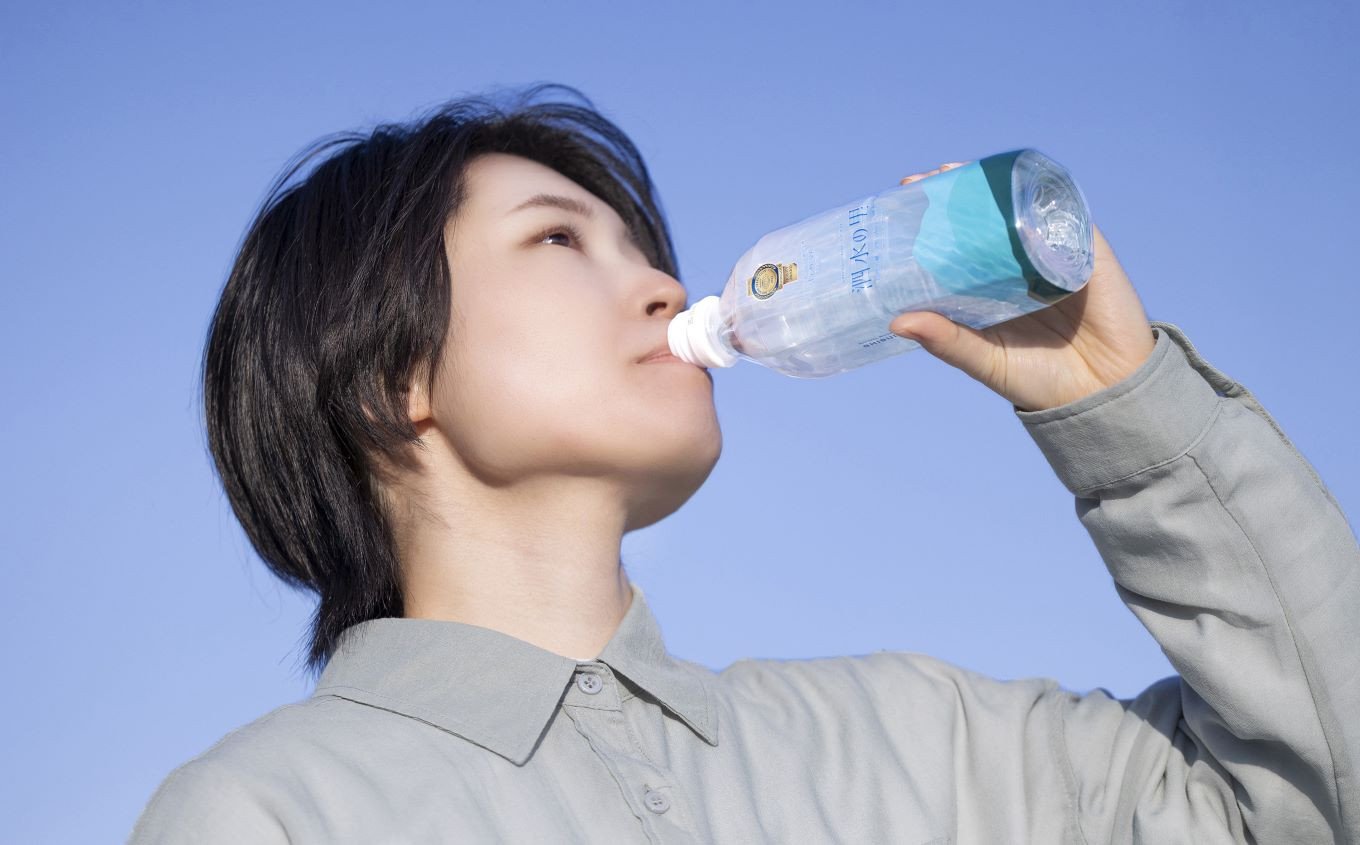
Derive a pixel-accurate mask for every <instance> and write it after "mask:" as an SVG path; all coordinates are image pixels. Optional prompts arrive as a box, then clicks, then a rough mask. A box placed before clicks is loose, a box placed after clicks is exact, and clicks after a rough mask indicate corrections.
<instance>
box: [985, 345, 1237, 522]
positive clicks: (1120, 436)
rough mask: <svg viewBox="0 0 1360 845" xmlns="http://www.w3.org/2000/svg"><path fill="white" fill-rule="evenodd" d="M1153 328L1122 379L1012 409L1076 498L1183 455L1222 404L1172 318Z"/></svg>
mask: <svg viewBox="0 0 1360 845" xmlns="http://www.w3.org/2000/svg"><path fill="white" fill-rule="evenodd" d="M1151 325H1152V333H1153V336H1154V337H1155V338H1156V343H1155V344H1154V346H1153V349H1152V353H1151V354H1150V355H1149V356H1148V358H1147V360H1146V361H1144V362H1143V364H1142V366H1140V367H1139V368H1138V369H1137V370H1135V371H1134V372H1132V373H1130V374H1129V376H1128V377H1127V378H1125V379H1124V380H1123V381H1120V382H1118V383H1116V384H1112V385H1110V386H1109V387H1107V388H1105V389H1104V390H1101V391H1098V392H1096V393H1092V394H1091V395H1089V396H1084V397H1082V398H1081V399H1078V400H1077V401H1075V402H1069V403H1068V404H1066V405H1059V406H1058V407H1056V408H1046V409H1044V410H1042V411H1022V410H1020V409H1019V408H1017V407H1016V406H1014V405H1012V406H1011V408H1012V410H1013V411H1014V412H1015V415H1016V416H1017V417H1018V418H1019V419H1020V422H1021V423H1022V424H1024V426H1025V430H1026V431H1028V432H1029V434H1030V436H1031V437H1033V438H1034V442H1035V443H1037V444H1038V445H1039V450H1040V451H1042V452H1043V453H1044V457H1045V458H1047V459H1048V463H1049V465H1050V466H1052V467H1053V471H1054V472H1055V473H1057V475H1058V479H1059V480H1060V481H1062V483H1063V486H1065V487H1066V488H1067V489H1068V490H1069V491H1071V492H1072V493H1073V494H1074V495H1076V496H1084V495H1086V494H1088V493H1090V492H1091V491H1093V490H1096V489H1099V488H1101V487H1104V486H1106V485H1108V484H1112V483H1114V482H1116V481H1119V480H1120V479H1123V478H1128V477H1129V476H1132V475H1137V474H1138V473H1140V472H1142V471H1144V470H1146V469H1149V468H1151V467H1154V466H1157V465H1159V464H1164V463H1166V462H1168V461H1170V460H1172V459H1174V458H1177V457H1180V456H1181V455H1183V454H1185V452H1186V451H1188V450H1189V449H1190V447H1191V446H1192V445H1193V444H1194V443H1195V441H1196V440H1198V439H1199V436H1200V435H1201V434H1202V433H1203V431H1204V428H1205V426H1206V425H1208V422H1209V419H1210V417H1211V416H1212V415H1213V413H1214V409H1215V407H1216V406H1217V405H1218V401H1219V394H1218V393H1217V392H1216V391H1215V389H1214V387H1213V386H1212V385H1211V384H1210V383H1209V382H1208V381H1206V380H1205V378H1204V377H1203V376H1202V375H1201V374H1200V372H1199V371H1198V370H1197V369H1196V368H1195V367H1193V366H1192V365H1191V363H1190V360H1189V359H1188V357H1187V356H1186V353H1185V351H1184V350H1183V349H1182V348H1181V346H1180V344H1179V343H1178V342H1177V341H1175V340H1174V339H1173V338H1174V337H1184V333H1183V332H1181V331H1180V329H1179V328H1178V327H1176V326H1175V325H1174V324H1170V323H1160V322H1158V321H1153V322H1152V323H1151ZM1162 326H1165V327H1166V328H1162ZM1168 329H1170V331H1168Z"/></svg>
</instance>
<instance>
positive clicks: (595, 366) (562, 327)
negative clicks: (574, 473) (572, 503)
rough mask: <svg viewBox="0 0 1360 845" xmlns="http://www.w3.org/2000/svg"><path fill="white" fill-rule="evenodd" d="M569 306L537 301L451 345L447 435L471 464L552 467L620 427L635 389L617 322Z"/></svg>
mask: <svg viewBox="0 0 1360 845" xmlns="http://www.w3.org/2000/svg"><path fill="white" fill-rule="evenodd" d="M577 304H578V306H579V303H577ZM561 305H562V304H561V303H553V302H551V301H547V300H543V299H539V300H538V302H537V303H536V304H535V305H533V306H530V307H525V308H522V309H518V310H516V311H514V312H513V313H507V314H496V315H488V316H486V317H485V318H483V319H480V320H477V321H476V322H473V323H470V324H468V325H465V326H464V327H463V328H462V332H461V336H460V337H459V338H456V339H455V338H450V344H451V345H452V346H454V347H456V348H455V350H454V351H453V355H452V357H451V364H450V367H449V370H448V373H449V378H448V381H447V384H446V385H445V387H444V389H445V396H444V397H443V398H442V399H441V400H440V402H441V404H442V406H443V413H444V417H443V420H442V421H441V428H443V429H448V431H446V433H447V434H448V436H450V438H451V440H453V441H454V445H455V448H456V449H458V451H459V454H460V455H462V456H463V457H464V458H465V459H468V460H470V461H472V462H475V463H478V464H481V465H482V466H483V468H484V469H487V470H492V469H493V468H499V471H502V472H506V473H510V474H513V473H514V472H516V471H518V470H523V469H525V468H529V467H538V468H545V467H547V466H551V465H553V464H554V463H559V462H569V461H570V460H572V459H573V458H580V457H583V453H585V452H588V451H591V449H592V447H591V443H592V441H595V440H597V439H599V438H600V437H601V435H602V432H605V431H607V430H608V429H611V428H615V427H616V426H617V424H618V422H619V421H618V420H617V419H616V417H617V416H618V410H619V408H618V405H619V404H620V402H621V399H622V398H623V397H624V396H625V394H626V393H627V391H626V386H625V385H623V384H621V383H620V382H621V373H622V372H623V367H624V362H621V361H619V360H617V358H618V352H617V351H614V347H615V346H617V343H616V342H615V341H613V340H612V339H611V337H609V336H607V335H605V334H603V333H604V332H606V331H608V328H607V326H608V325H609V324H608V323H604V322H603V321H602V320H600V319H599V318H598V317H597V318H594V319H591V318H589V317H588V316H583V315H576V316H575V317H573V316H569V312H564V308H562V307H557V306H561ZM582 325H595V326H599V327H600V328H599V329H598V330H596V331H593V332H583V331H581V330H580V326H582Z"/></svg>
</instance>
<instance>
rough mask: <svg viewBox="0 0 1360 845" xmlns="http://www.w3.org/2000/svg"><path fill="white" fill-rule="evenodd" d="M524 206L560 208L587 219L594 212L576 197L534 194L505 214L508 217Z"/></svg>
mask: <svg viewBox="0 0 1360 845" xmlns="http://www.w3.org/2000/svg"><path fill="white" fill-rule="evenodd" d="M526 208H560V209H562V210H563V211H570V212H572V213H573V214H579V215H581V216H582V217H584V218H586V219H587V220H589V219H592V218H593V217H594V216H595V213H594V212H593V211H591V208H590V206H588V205H586V204H585V203H583V202H581V201H580V200H578V199H572V198H571V197H564V196H561V195H559V194H535V195H534V196H532V197H529V198H528V199H527V200H525V201H524V202H522V203H520V204H519V205H517V206H515V207H514V208H512V209H510V210H509V211H507V212H506V213H505V216H506V217H509V216H510V215H511V214H514V213H515V212H517V211H523V210H524V209H526Z"/></svg>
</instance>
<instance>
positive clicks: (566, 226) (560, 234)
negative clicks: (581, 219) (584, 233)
mask: <svg viewBox="0 0 1360 845" xmlns="http://www.w3.org/2000/svg"><path fill="white" fill-rule="evenodd" d="M549 238H566V239H567V240H569V241H570V242H571V243H570V244H564V245H565V246H570V245H571V244H575V245H576V246H577V247H580V246H581V245H582V242H583V240H584V238H582V237H581V230H580V229H577V228H576V227H575V226H573V225H572V224H570V223H558V224H555V225H553V226H550V227H548V228H547V229H544V230H543V231H542V232H539V233H538V235H536V236H535V237H534V243H543V242H544V241H546V240H548V239H549Z"/></svg>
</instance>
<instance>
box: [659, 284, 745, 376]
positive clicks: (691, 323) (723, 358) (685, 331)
mask: <svg viewBox="0 0 1360 845" xmlns="http://www.w3.org/2000/svg"><path fill="white" fill-rule="evenodd" d="M720 302H721V300H720V299H719V298H718V297H716V296H705V297H704V298H703V299H701V300H699V301H698V302H696V303H694V304H693V305H691V306H690V307H689V309H688V310H686V311H681V312H680V313H679V314H676V315H675V316H674V317H673V318H672V319H671V322H670V325H669V326H667V327H666V342H667V343H668V344H670V347H671V352H672V353H673V354H674V355H675V357H677V358H679V359H680V360H681V361H687V362H689V363H691V364H698V365H699V366H700V367H730V366H732V365H733V364H735V363H737V358H738V355H737V354H736V353H735V352H733V351H732V350H730V349H728V348H727V347H726V346H724V345H723V344H722V343H721V342H720V341H719V340H718V328H719V323H720V314H719V311H718V305H719V303H720Z"/></svg>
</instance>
